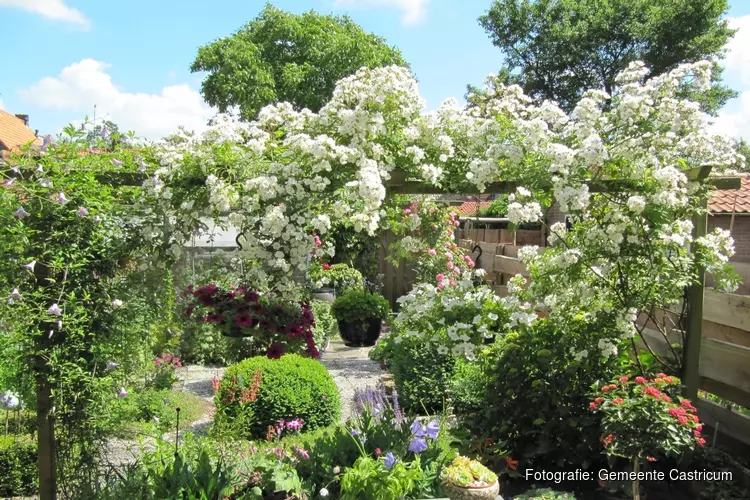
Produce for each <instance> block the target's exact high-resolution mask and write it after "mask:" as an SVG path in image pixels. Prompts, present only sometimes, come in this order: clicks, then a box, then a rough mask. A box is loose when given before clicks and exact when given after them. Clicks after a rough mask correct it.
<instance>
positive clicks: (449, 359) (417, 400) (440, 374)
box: [390, 336, 456, 412]
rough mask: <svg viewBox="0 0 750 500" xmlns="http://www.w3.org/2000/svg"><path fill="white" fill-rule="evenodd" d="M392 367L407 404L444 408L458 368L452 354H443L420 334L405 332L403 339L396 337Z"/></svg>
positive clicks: (418, 409) (416, 407)
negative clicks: (428, 344)
mask: <svg viewBox="0 0 750 500" xmlns="http://www.w3.org/2000/svg"><path fill="white" fill-rule="evenodd" d="M390 367H391V372H392V373H393V380H394V381H395V382H396V389H397V390H398V394H399V398H400V400H401V403H402V404H403V406H404V408H406V409H408V410H411V411H414V412H422V411H425V410H426V411H427V412H434V411H440V410H442V409H443V407H444V406H445V403H446V399H447V397H448V391H449V390H450V388H451V380H452V377H453V374H454V372H455V368H456V360H455V358H454V357H453V355H452V354H450V353H445V354H440V353H439V352H438V351H437V350H436V349H435V348H433V347H427V346H425V345H424V343H423V342H422V341H420V340H418V339H416V338H408V337H406V336H402V337H401V341H400V342H396V341H395V339H394V343H393V354H392V357H391V358H390Z"/></svg>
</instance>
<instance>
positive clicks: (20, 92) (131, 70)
mask: <svg viewBox="0 0 750 500" xmlns="http://www.w3.org/2000/svg"><path fill="white" fill-rule="evenodd" d="M264 3H265V2H264V1H263V0H212V1H211V2H205V1H199V0H149V1H146V0H130V1H129V2H120V1H112V0H109V1H102V0H97V1H94V0H0V25H1V26H2V30H0V46H2V47H5V48H6V50H4V51H3V52H4V53H3V66H2V67H3V70H2V73H0V107H1V108H2V109H5V110H6V111H9V112H11V113H26V114H29V115H30V116H31V127H32V128H35V129H39V130H40V132H41V133H48V132H51V133H55V132H57V131H59V130H60V128H61V127H62V126H63V125H64V124H66V123H69V122H71V121H75V120H80V119H81V118H82V117H83V115H85V114H88V115H89V116H91V115H92V114H93V112H94V105H95V104H96V105H97V115H98V116H99V117H101V116H107V117H108V118H110V119H112V120H113V121H115V122H117V123H118V124H121V126H122V127H123V128H126V129H134V130H136V132H137V133H139V135H143V136H146V137H149V138H152V139H155V138H159V137H161V136H162V135H164V134H166V133H168V132H170V131H172V130H174V129H175V128H176V127H177V125H180V124H183V125H186V126H188V128H198V127H200V126H202V124H203V123H204V122H205V120H206V119H207V118H209V117H210V116H211V115H212V114H213V112H214V111H213V110H211V109H210V108H209V107H208V106H207V105H206V104H205V103H204V102H203V101H202V99H201V98H200V95H199V93H198V90H199V87H200V81H201V75H197V74H191V73H190V71H189V69H188V68H189V66H190V63H191V62H192V60H193V58H194V56H195V53H196V50H197V48H198V47H199V46H200V45H202V44H205V43H208V42H210V41H212V40H214V39H216V38H218V37H221V36H227V35H229V34H231V33H232V32H233V31H235V30H237V29H238V28H239V27H241V26H242V25H243V24H244V23H245V22H247V21H249V20H250V19H252V18H253V17H255V16H256V15H257V14H258V12H259V11H260V10H261V9H262V8H263V5H264ZM730 3H731V5H732V8H731V11H730V13H729V15H730V16H731V17H732V18H733V19H732V23H733V24H734V25H735V26H737V27H739V28H740V33H739V34H738V37H737V39H736V40H735V42H734V43H733V44H732V46H731V53H730V56H729V58H728V59H727V66H728V69H727V73H726V79H727V82H728V83H729V84H730V85H732V86H733V87H734V88H736V89H738V90H740V91H743V95H742V97H741V98H739V99H736V100H734V101H733V102H731V103H730V104H729V105H728V106H727V107H726V109H725V110H724V112H723V115H722V116H721V117H720V119H719V121H718V125H717V128H719V129H720V130H722V131H724V132H726V133H729V134H732V135H739V134H741V133H742V134H743V135H745V136H746V137H749V138H750V2H748V1H746V0H730ZM274 4H275V5H276V6H277V7H279V8H281V9H284V10H289V11H292V12H297V13H299V12H303V11H307V10H310V9H315V10H317V11H319V12H323V13H336V14H343V13H347V14H349V15H350V16H351V17H352V18H353V19H354V20H355V21H356V22H358V23H359V24H360V25H362V26H363V27H364V28H365V29H366V30H367V31H371V32H374V33H376V34H378V35H381V36H383V37H385V38H386V39H387V40H388V42H389V43H391V44H393V45H396V46H397V47H399V48H400V49H401V51H402V52H403V54H404V56H405V57H406V59H407V60H408V61H410V63H411V65H412V68H413V70H414V72H415V73H416V75H417V77H418V79H419V82H420V91H421V92H422V95H423V96H424V97H425V99H426V100H427V105H428V107H429V108H435V107H437V106H438V105H439V104H440V102H442V101H443V100H444V99H446V98H448V97H458V98H461V97H462V96H463V95H464V92H465V88H466V85H467V84H468V83H472V84H481V83H482V82H483V80H484V78H485V77H486V76H487V74H488V73H491V72H494V71H497V69H498V68H499V66H500V63H501V53H500V51H499V50H498V49H496V48H495V47H493V45H492V44H491V43H490V40H489V38H488V37H487V36H486V34H485V33H484V31H483V29H482V28H481V27H480V26H479V25H478V23H477V17H478V16H479V15H481V14H482V13H483V12H485V11H486V10H487V8H488V7H489V5H490V4H491V0H462V1H457V0H308V1H296V0H276V1H275V2H274Z"/></svg>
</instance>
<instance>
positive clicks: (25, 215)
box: [13, 207, 31, 219]
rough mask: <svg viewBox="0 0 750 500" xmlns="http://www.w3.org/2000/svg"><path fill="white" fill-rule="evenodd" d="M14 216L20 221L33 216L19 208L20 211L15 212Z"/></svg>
mask: <svg viewBox="0 0 750 500" xmlns="http://www.w3.org/2000/svg"><path fill="white" fill-rule="evenodd" d="M13 215H15V216H16V217H18V218H19V219H23V218H24V217H28V216H29V215H31V214H30V213H29V212H27V211H26V210H24V209H23V207H18V210H16V211H15V212H13Z"/></svg>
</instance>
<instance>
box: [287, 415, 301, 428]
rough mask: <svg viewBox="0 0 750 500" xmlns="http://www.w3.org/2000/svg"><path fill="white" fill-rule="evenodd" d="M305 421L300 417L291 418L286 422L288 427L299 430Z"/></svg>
mask: <svg viewBox="0 0 750 500" xmlns="http://www.w3.org/2000/svg"><path fill="white" fill-rule="evenodd" d="M302 425H303V422H302V420H300V419H299V418H295V419H294V420H290V421H289V422H287V423H286V428H287V429H291V430H293V431H298V430H300V429H301V428H302Z"/></svg>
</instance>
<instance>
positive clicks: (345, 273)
mask: <svg viewBox="0 0 750 500" xmlns="http://www.w3.org/2000/svg"><path fill="white" fill-rule="evenodd" d="M308 277H309V278H310V281H312V282H313V283H314V284H315V287H316V288H326V287H330V288H333V289H334V290H335V291H336V293H339V294H341V293H345V292H347V291H348V290H362V289H363V288H364V286H363V278H362V273H360V272H359V271H357V270H356V269H352V268H351V267H349V266H348V265H346V264H333V265H330V266H328V265H327V264H326V265H325V266H324V265H321V264H320V263H319V262H313V263H311V264H310V270H309V271H308Z"/></svg>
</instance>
